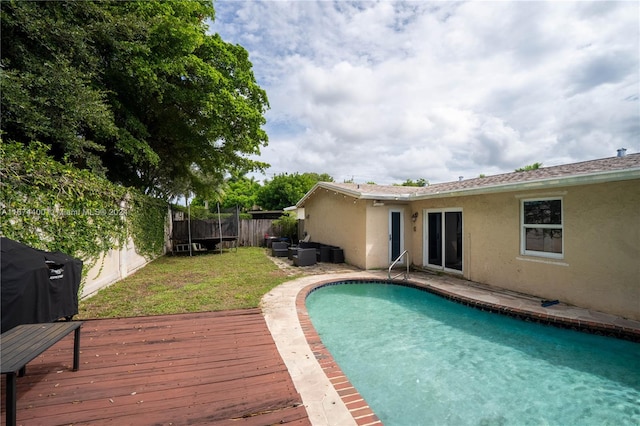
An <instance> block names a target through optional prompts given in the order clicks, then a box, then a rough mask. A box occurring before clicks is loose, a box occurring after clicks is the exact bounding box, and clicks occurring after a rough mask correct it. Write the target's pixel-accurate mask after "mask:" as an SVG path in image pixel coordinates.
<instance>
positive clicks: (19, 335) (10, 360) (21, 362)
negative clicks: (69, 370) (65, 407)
mask: <svg viewBox="0 0 640 426" xmlns="http://www.w3.org/2000/svg"><path fill="white" fill-rule="evenodd" d="M81 326H82V321H66V322H52V323H46V324H23V325H19V326H17V327H14V328H12V329H11V330H9V331H6V332H4V333H2V335H0V363H1V364H2V374H6V375H7V389H6V392H7V399H6V405H5V407H6V410H7V412H6V418H7V422H6V424H7V426H9V425H15V424H16V397H17V395H16V393H17V392H16V376H20V377H22V376H24V374H25V371H26V366H27V364H28V363H29V362H31V361H32V360H33V359H34V358H36V357H37V356H39V355H40V354H41V353H43V352H44V351H46V350H47V349H49V348H50V347H51V346H53V345H54V344H56V343H57V342H59V341H60V340H62V338H64V337H65V336H66V335H68V334H69V333H71V332H72V331H74V332H75V335H74V342H73V371H77V370H78V368H79V367H80V327H81Z"/></svg>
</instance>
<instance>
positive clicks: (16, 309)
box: [0, 237, 82, 333]
mask: <svg viewBox="0 0 640 426" xmlns="http://www.w3.org/2000/svg"><path fill="white" fill-rule="evenodd" d="M0 251H1V254H0V258H1V259H0V261H1V262H2V275H1V279H0V280H1V282H2V283H1V288H2V294H1V299H2V319H1V322H0V325H1V328H2V332H3V333H4V332H5V331H7V330H10V329H11V328H13V327H15V326H17V325H20V324H35V323H42V322H52V321H56V320H58V319H60V318H67V319H70V318H71V317H73V316H74V315H76V314H77V313H78V289H79V288H80V280H81V279H82V261H81V260H79V259H75V258H73V257H71V256H68V255H66V254H64V253H61V252H53V253H51V252H46V251H42V250H36V249H34V248H32V247H29V246H27V245H24V244H21V243H19V242H16V241H13V240H10V239H8V238H4V237H2V238H1V239H0Z"/></svg>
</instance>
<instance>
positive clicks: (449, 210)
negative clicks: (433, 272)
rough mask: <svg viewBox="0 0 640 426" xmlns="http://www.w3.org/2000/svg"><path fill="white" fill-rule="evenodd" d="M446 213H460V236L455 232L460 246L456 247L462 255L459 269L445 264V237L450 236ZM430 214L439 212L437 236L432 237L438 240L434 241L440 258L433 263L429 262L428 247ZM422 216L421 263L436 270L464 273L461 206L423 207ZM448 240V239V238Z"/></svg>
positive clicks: (462, 215) (462, 214)
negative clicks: (437, 262) (438, 262)
mask: <svg viewBox="0 0 640 426" xmlns="http://www.w3.org/2000/svg"><path fill="white" fill-rule="evenodd" d="M447 213H460V217H461V224H460V225H461V227H460V230H459V233H460V236H458V234H457V233H456V236H455V237H456V242H458V239H459V240H460V241H459V245H460V247H456V248H457V249H458V250H462V255H461V259H460V269H455V268H450V267H447V266H446V263H447V256H446V253H447V250H446V244H447V241H448V239H447V237H450V235H448V234H447V232H446V231H447V223H446V216H447V215H446V214H447ZM430 214H439V215H440V223H439V228H438V231H439V234H440V235H439V236H435V237H434V238H437V239H438V240H437V241H436V243H438V245H439V247H438V249H439V251H440V252H439V256H438V257H439V258H440V259H439V260H440V264H434V263H429V254H430V253H429V247H430V243H431V241H430V240H429V239H430V238H431V235H430V233H429V225H430V224H429V215H430ZM422 217H423V228H422V229H423V233H424V235H423V239H422V249H423V250H422V256H423V259H422V263H423V265H426V266H427V267H428V268H431V269H438V270H442V271H446V272H451V273H454V274H463V273H464V255H465V249H464V213H463V211H462V208H458V207H451V208H441V209H424V210H423V211H422ZM449 240H450V239H449Z"/></svg>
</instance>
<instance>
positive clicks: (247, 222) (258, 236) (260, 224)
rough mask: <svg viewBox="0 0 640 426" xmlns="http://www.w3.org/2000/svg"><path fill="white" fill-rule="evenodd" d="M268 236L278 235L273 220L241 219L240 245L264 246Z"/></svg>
mask: <svg viewBox="0 0 640 426" xmlns="http://www.w3.org/2000/svg"><path fill="white" fill-rule="evenodd" d="M267 234H268V235H274V234H276V231H275V228H274V226H273V219H240V235H238V245H239V246H245V247H260V246H264V236H265V235H267Z"/></svg>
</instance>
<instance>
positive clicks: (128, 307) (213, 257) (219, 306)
mask: <svg viewBox="0 0 640 426" xmlns="http://www.w3.org/2000/svg"><path fill="white" fill-rule="evenodd" d="M295 278H296V277H295V276H293V277H292V276H287V275H286V273H285V272H284V271H282V270H280V269H279V268H278V267H277V266H276V265H275V264H274V263H273V262H272V261H271V260H270V259H269V257H268V255H267V252H266V250H265V249H264V248H259V247H241V248H238V251H237V252H234V251H224V252H223V253H222V254H220V252H216V253H208V254H199V255H197V256H193V257H189V256H163V257H161V258H159V259H156V260H154V261H153V262H151V263H150V264H149V265H147V266H145V267H144V268H142V269H140V270H139V271H137V272H136V273H135V274H133V275H131V276H129V277H127V278H125V279H124V280H122V281H119V282H118V283H116V284H113V285H112V286H110V287H108V288H106V289H103V290H101V291H99V292H98V294H96V295H94V296H93V297H90V298H89V299H86V300H84V301H81V302H80V308H79V315H77V317H76V318H78V319H89V318H116V317H130V316H142V315H160V314H174V313H185V312H201V311H220V310H226V309H241V308H255V307H258V305H259V303H260V299H261V298H262V296H264V295H265V294H266V293H267V292H269V290H271V289H272V288H274V287H276V286H278V285H280V284H282V283H283V282H285V281H289V280H292V279H295Z"/></svg>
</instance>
